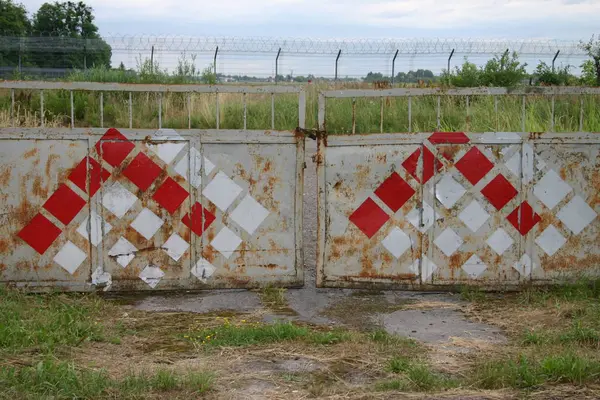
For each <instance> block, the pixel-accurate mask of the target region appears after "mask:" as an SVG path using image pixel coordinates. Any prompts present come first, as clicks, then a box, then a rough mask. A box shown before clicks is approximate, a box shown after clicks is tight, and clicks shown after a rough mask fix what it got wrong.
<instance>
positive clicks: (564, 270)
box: [529, 135, 600, 283]
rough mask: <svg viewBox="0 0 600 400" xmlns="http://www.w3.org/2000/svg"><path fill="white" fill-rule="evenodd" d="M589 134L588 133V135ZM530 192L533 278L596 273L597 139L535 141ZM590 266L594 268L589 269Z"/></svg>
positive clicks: (599, 222)
mask: <svg viewBox="0 0 600 400" xmlns="http://www.w3.org/2000/svg"><path fill="white" fill-rule="evenodd" d="M588 139H589V137H588ZM534 150H535V162H534V166H535V179H534V182H532V185H531V187H530V192H529V196H530V199H531V202H532V205H533V207H534V209H535V212H536V213H537V214H538V215H539V217H538V219H539V223H538V224H536V226H535V227H534V229H532V240H531V244H530V245H531V247H532V249H533V253H534V257H533V263H532V269H531V276H532V278H533V279H534V280H538V281H542V282H548V283H555V282H560V281H566V280H575V279H578V278H582V277H585V276H596V277H597V276H598V275H600V268H599V267H600V246H599V244H600V218H599V217H598V214H600V143H598V140H597V139H596V141H589V140H586V138H585V137H584V136H580V137H578V136H573V135H570V137H567V142H566V143H565V142H564V139H563V140H561V139H558V138H557V139H555V140H552V141H548V140H546V141H544V140H540V142H538V143H535V145H534ZM594 267H595V268H594Z"/></svg>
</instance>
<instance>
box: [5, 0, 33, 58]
mask: <svg viewBox="0 0 600 400" xmlns="http://www.w3.org/2000/svg"><path fill="white" fill-rule="evenodd" d="M30 31H31V23H30V22H29V19H28V18H27V10H26V9H25V7H24V6H23V5H22V4H18V3H14V2H13V1H12V0H0V36H3V37H2V38H1V39H0V41H1V42H2V43H1V45H0V48H2V49H4V50H1V51H0V64H1V65H12V66H17V65H19V61H20V60H19V52H20V43H19V42H18V41H15V39H14V37H15V36H26V35H28V34H29V33H30ZM21 61H22V60H21Z"/></svg>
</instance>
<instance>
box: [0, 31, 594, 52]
mask: <svg viewBox="0 0 600 400" xmlns="http://www.w3.org/2000/svg"><path fill="white" fill-rule="evenodd" d="M107 44H108V45H109V46H110V47H111V48H112V50H113V51H117V52H118V51H127V52H132V51H150V50H151V49H152V48H154V49H155V50H157V51H161V52H177V53H179V52H190V53H209V52H214V51H215V50H216V48H217V47H218V48H219V52H220V53H222V52H227V53H239V54H243V53H277V52H278V51H279V50H280V49H281V52H284V53H287V54H303V55H333V54H337V53H338V52H339V51H341V52H342V54H345V55H383V54H395V52H396V51H398V53H399V54H405V55H406V54H409V55H410V54H418V55H432V54H449V53H450V52H451V51H453V50H454V51H455V52H456V53H460V54H467V55H469V54H474V55H475V54H500V53H503V52H504V51H506V50H510V51H515V52H517V53H518V54H519V55H529V56H534V55H550V54H555V53H556V52H557V51H559V50H560V52H561V54H563V55H567V56H571V55H584V54H585V52H584V50H583V49H581V47H580V42H577V41H573V40H550V39H506V40H504V39H478V38H475V39H460V38H454V39H453V38H413V39H314V38H312V39H309V38H269V37H186V36H129V35H111V34H109V35H104V36H102V38H98V39H83V38H71V37H57V36H52V35H51V34H40V35H38V36H27V37H17V36H1V35H0V50H5V51H19V50H24V49H27V50H28V51H35V52H41V53H43V52H49V53H50V52H75V51H89V52H95V51H103V50H105V49H106V45H107Z"/></svg>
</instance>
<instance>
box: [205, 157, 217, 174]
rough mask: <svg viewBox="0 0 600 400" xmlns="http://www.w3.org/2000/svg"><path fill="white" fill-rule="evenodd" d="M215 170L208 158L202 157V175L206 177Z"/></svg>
mask: <svg viewBox="0 0 600 400" xmlns="http://www.w3.org/2000/svg"><path fill="white" fill-rule="evenodd" d="M213 169H215V164H213V163H212V162H211V161H210V160H209V159H208V158H206V157H204V175H208V174H210V173H211V172H212V170H213Z"/></svg>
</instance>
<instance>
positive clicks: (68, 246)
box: [54, 241, 87, 275]
mask: <svg viewBox="0 0 600 400" xmlns="http://www.w3.org/2000/svg"><path fill="white" fill-rule="evenodd" d="M86 258H87V254H85V253H84V252H83V251H81V249H80V248H79V247H77V246H75V245H74V244H73V243H72V242H71V241H68V242H67V243H65V244H64V246H63V247H61V249H60V250H59V251H58V253H56V255H55V256H54V262H55V263H57V264H58V265H60V266H61V267H63V268H64V269H65V270H67V272H68V273H70V274H71V275H73V274H74V273H75V271H77V268H79V266H80V265H81V263H82V262H83V260H85V259H86Z"/></svg>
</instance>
